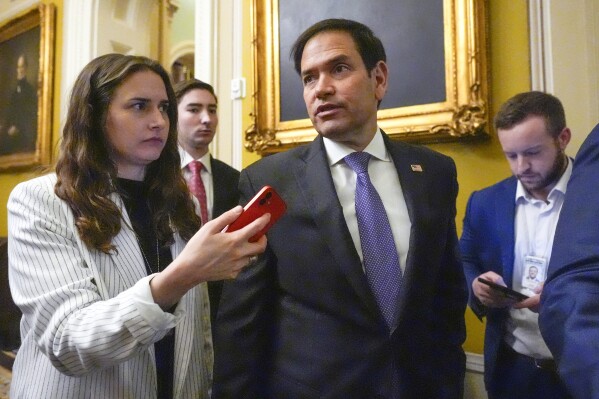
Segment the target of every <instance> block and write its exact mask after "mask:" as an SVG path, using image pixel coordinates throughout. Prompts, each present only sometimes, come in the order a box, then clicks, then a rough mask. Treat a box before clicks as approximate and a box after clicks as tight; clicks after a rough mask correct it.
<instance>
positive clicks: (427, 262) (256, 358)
mask: <svg viewBox="0 0 599 399" xmlns="http://www.w3.org/2000/svg"><path fill="white" fill-rule="evenodd" d="M384 139H385V143H386V146H387V148H388V150H389V152H390V154H391V156H392V158H393V161H394V163H395V166H396V167H397V171H398V174H399V179H400V182H401V186H402V189H403V192H404V197H405V201H406V204H407V208H408V212H409V215H410V219H411V221H412V230H411V238H410V247H409V253H408V257H407V267H406V271H405V273H404V284H403V286H402V291H401V297H400V299H399V308H400V316H399V326H398V327H397V329H396V330H395V331H394V333H393V334H392V335H391V336H390V335H389V330H388V328H387V326H386V324H385V321H384V319H383V316H382V315H381V313H380V311H379V309H378V306H377V303H376V300H375V298H374V295H373V294H372V292H371V290H370V288H369V286H368V282H367V280H366V276H365V274H364V271H363V269H362V264H361V262H360V258H359V256H358V253H357V251H356V249H355V246H354V244H353V241H352V238H351V235H350V233H349V230H348V228H347V225H346V223H345V219H344V216H343V212H342V208H341V205H340V203H339V200H338V198H337V194H336V191H335V187H334V184H333V180H332V177H331V173H330V168H329V165H328V162H327V159H326V154H325V149H324V144H323V141H322V138H320V137H318V138H317V139H316V140H315V141H314V142H313V143H311V144H309V145H306V146H302V147H298V148H296V149H293V150H290V151H287V152H284V153H281V154H277V155H272V156H270V157H267V158H264V159H262V160H261V161H259V162H257V163H255V164H253V165H251V166H250V167H249V168H247V169H245V170H244V171H243V172H242V173H241V178H240V191H241V196H242V201H248V200H249V199H250V198H251V197H252V196H253V195H254V193H256V192H257V191H258V190H259V189H260V188H261V187H262V186H264V185H265V184H269V185H271V186H272V187H274V188H275V189H276V190H277V191H278V192H279V193H280V194H281V196H282V197H283V199H284V200H285V201H286V202H287V206H288V209H287V213H286V214H285V215H284V216H283V217H282V218H281V219H280V220H279V221H278V222H277V223H276V224H275V225H274V227H273V228H272V229H271V230H270V231H269V233H268V247H267V250H266V252H265V254H264V255H263V256H261V259H260V260H259V261H258V262H257V263H256V264H255V265H252V266H251V267H248V268H246V269H244V271H243V272H242V273H241V274H240V275H239V276H238V277H237V279H236V280H234V281H231V282H227V283H225V288H224V291H223V297H222V300H221V305H220V306H221V307H220V311H219V315H218V320H217V324H216V328H215V332H216V334H215V337H214V338H215V371H214V373H215V384H214V388H213V397H214V398H317V397H318V398H376V397H389V392H390V390H391V386H390V381H391V377H390V374H391V370H392V364H393V363H395V364H396V367H397V369H398V371H399V382H400V390H401V394H402V396H401V397H402V399H409V398H419V399H421V398H461V397H462V390H463V378H464V372H465V356H464V353H463V350H462V347H461V345H462V343H463V341H464V339H465V325H464V311H465V307H466V300H467V293H466V287H465V281H464V276H463V271H462V267H461V263H460V260H459V255H458V250H459V248H458V241H457V235H456V230H455V212H456V211H455V198H456V195H457V189H458V187H457V181H456V171H455V165H454V163H453V161H452V160H451V159H449V158H447V157H445V156H443V155H440V154H438V153H435V152H433V151H431V150H429V149H427V148H424V147H416V146H411V145H408V144H405V143H399V142H393V141H390V140H389V139H388V138H387V136H386V135H384ZM416 164H417V165H421V167H422V172H418V171H413V170H412V168H411V165H416Z"/></svg>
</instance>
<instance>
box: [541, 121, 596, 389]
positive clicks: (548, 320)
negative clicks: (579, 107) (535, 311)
mask: <svg viewBox="0 0 599 399" xmlns="http://www.w3.org/2000/svg"><path fill="white" fill-rule="evenodd" d="M598 184H599V125H597V126H595V128H594V129H593V131H591V133H590V134H589V136H588V137H587V139H586V140H585V142H584V143H583V145H582V147H580V150H579V151H578V154H577V155H576V160H575V161H574V168H573V170H572V176H571V177H570V181H569V182H568V190H567V191H566V197H565V200H564V205H563V206H562V210H561V213H560V218H559V221H558V224H557V230H556V232H555V238H554V241H553V250H552V253H551V261H550V262H549V272H548V278H547V281H546V282H545V286H544V288H543V293H542V294H541V309H540V315H539V324H540V327H541V334H543V338H544V339H545V342H546V343H547V346H549V349H550V350H551V352H552V353H553V355H554V357H555V359H556V361H557V363H558V371H559V374H560V377H561V378H562V381H563V382H564V384H565V385H566V387H567V388H568V390H569V391H570V393H571V394H572V396H573V397H575V398H585V399H588V398H599V228H598V227H599V198H598V196H597V194H598V191H597V187H598Z"/></svg>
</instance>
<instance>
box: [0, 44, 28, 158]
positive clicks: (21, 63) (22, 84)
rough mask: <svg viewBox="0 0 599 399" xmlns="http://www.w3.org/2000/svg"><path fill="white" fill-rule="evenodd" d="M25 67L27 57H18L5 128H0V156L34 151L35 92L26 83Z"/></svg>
mask: <svg viewBox="0 0 599 399" xmlns="http://www.w3.org/2000/svg"><path fill="white" fill-rule="evenodd" d="M27 66H28V64H27V57H25V55H24V54H21V55H19V57H18V58H17V84H16V86H15V89H14V91H13V93H12V94H11V96H10V101H9V103H8V107H7V109H6V123H5V125H6V126H5V127H4V129H2V126H0V133H2V134H0V154H12V153H21V152H31V151H35V145H36V138H37V90H36V89H35V87H33V86H32V85H31V83H29V82H28V81H27ZM1 130H5V131H4V132H2V131H1Z"/></svg>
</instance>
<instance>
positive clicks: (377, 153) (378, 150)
mask: <svg viewBox="0 0 599 399" xmlns="http://www.w3.org/2000/svg"><path fill="white" fill-rule="evenodd" d="M323 142H324V148H325V150H326V152H327V159H328V161H329V166H333V165H335V164H337V163H339V162H340V161H341V160H342V159H343V158H345V157H346V156H347V155H349V154H351V153H352V152H355V151H354V149H353V148H351V147H348V146H346V145H345V144H341V143H337V142H336V141H333V140H331V139H328V138H326V137H323ZM364 152H367V153H369V154H370V155H372V156H373V157H375V158H378V159H380V160H381V161H385V162H390V161H391V159H390V158H389V154H388V153H387V148H386V147H385V141H384V140H383V135H382V133H381V129H380V128H377V129H376V133H375V134H374V137H373V138H372V140H371V141H370V143H368V145H367V146H366V148H364Z"/></svg>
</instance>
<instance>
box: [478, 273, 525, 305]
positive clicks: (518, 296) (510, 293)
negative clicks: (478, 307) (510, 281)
mask: <svg viewBox="0 0 599 399" xmlns="http://www.w3.org/2000/svg"><path fill="white" fill-rule="evenodd" d="M478 281H480V282H481V283H483V284H486V285H488V286H489V287H491V288H492V289H494V290H496V291H499V292H501V293H502V294H503V295H504V296H506V297H507V298H511V299H515V300H517V301H518V302H520V301H523V300H525V299H528V298H530V297H529V296H527V295H524V294H523V293H521V292H518V291H514V290H512V289H510V288H508V287H504V286H503V285H499V284H496V283H494V282H492V281H491V280H487V279H484V278H482V277H479V278H478Z"/></svg>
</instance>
